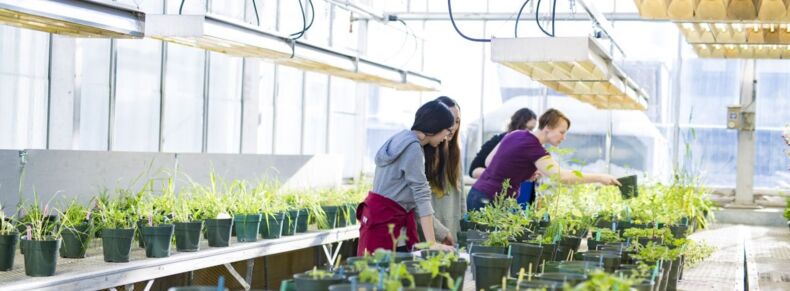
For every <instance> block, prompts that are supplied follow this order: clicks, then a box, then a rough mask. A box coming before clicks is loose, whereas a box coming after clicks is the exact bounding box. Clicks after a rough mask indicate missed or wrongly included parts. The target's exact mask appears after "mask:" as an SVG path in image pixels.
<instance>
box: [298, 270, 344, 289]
mask: <svg viewBox="0 0 790 291" xmlns="http://www.w3.org/2000/svg"><path fill="white" fill-rule="evenodd" d="M343 281H345V278H343V276H340V275H337V274H333V275H331V276H329V277H326V278H313V277H312V276H310V275H308V274H307V273H301V274H296V275H294V283H295V285H296V290H315V291H328V290H329V286H332V285H337V284H340V283H343Z"/></svg>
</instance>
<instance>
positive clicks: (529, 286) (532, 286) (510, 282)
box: [491, 278, 562, 291]
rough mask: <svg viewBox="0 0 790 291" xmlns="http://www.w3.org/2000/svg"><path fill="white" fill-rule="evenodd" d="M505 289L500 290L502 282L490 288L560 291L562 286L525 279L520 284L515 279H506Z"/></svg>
mask: <svg viewBox="0 0 790 291" xmlns="http://www.w3.org/2000/svg"><path fill="white" fill-rule="evenodd" d="M505 284H507V287H506V288H502V282H500V284H499V285H494V286H492V287H491V290H497V291H512V290H546V291H553V290H562V284H561V283H559V282H553V281H544V280H535V279H533V280H532V281H528V279H527V278H524V279H523V280H522V281H521V282H518V279H515V278H508V279H507V281H506V283H505Z"/></svg>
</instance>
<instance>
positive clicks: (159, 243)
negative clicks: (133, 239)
mask: <svg viewBox="0 0 790 291" xmlns="http://www.w3.org/2000/svg"><path fill="white" fill-rule="evenodd" d="M174 229H175V226H173V225H172V224H162V225H158V226H146V227H143V228H142V229H140V232H141V233H142V234H143V240H144V241H145V256H146V257H148V258H164V257H169V256H170V242H171V241H172V240H173V231H174Z"/></svg>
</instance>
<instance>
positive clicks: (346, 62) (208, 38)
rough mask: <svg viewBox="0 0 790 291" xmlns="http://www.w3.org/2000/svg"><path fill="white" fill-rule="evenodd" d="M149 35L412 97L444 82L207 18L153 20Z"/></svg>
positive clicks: (154, 17)
mask: <svg viewBox="0 0 790 291" xmlns="http://www.w3.org/2000/svg"><path fill="white" fill-rule="evenodd" d="M146 18H147V19H146V25H145V35H146V36H147V37H152V38H156V39H161V40H164V41H167V42H172V43H178V44H181V45H186V46H191V47H196V48H201V49H206V50H210V51H214V52H219V53H224V54H229V55H234V56H238V57H252V58H263V59H266V60H268V61H271V62H273V63H276V64H280V65H284V66H289V67H294V68H298V69H302V70H306V71H312V72H319V73H324V74H328V75H333V76H338V77H343V78H347V79H351V80H355V81H360V82H366V83H372V84H376V85H380V86H384V87H389V88H394V89H398V90H409V91H435V90H438V89H439V87H440V85H441V81H439V80H438V79H435V78H431V77H427V76H425V75H422V74H419V73H415V72H410V71H405V70H401V69H398V68H395V67H392V66H388V65H386V64H383V63H379V62H374V61H371V60H369V59H366V58H364V57H359V56H357V55H356V54H354V53H351V52H342V51H339V50H338V49H335V48H328V47H324V46H319V45H315V44H310V43H308V42H305V41H301V40H295V41H294V40H291V39H290V38H289V37H287V36H284V35H279V34H276V33H272V32H267V31H263V30H261V29H259V28H258V27H255V26H252V25H248V24H246V23H243V22H239V21H236V20H233V19H229V18H225V17H221V16H217V15H212V14H206V15H151V14H149V15H147V16H146Z"/></svg>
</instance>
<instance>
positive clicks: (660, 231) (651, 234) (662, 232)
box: [623, 228, 673, 240]
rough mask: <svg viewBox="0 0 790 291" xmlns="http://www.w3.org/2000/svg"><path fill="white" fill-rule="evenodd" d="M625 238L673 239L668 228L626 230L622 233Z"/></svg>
mask: <svg viewBox="0 0 790 291" xmlns="http://www.w3.org/2000/svg"><path fill="white" fill-rule="evenodd" d="M623 237H626V238H662V239H665V240H670V239H672V238H673V236H672V231H670V229H669V228H644V229H642V228H627V229H626V230H625V232H623Z"/></svg>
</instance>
